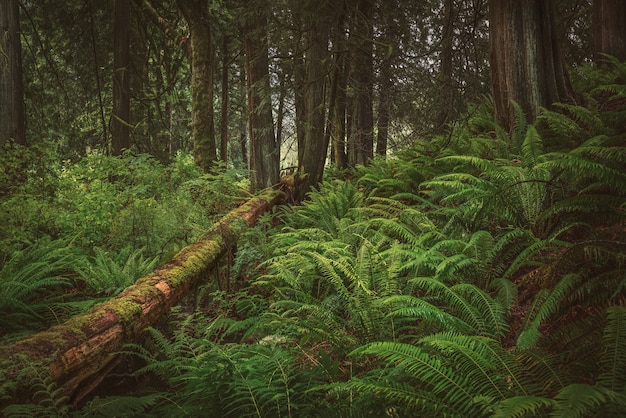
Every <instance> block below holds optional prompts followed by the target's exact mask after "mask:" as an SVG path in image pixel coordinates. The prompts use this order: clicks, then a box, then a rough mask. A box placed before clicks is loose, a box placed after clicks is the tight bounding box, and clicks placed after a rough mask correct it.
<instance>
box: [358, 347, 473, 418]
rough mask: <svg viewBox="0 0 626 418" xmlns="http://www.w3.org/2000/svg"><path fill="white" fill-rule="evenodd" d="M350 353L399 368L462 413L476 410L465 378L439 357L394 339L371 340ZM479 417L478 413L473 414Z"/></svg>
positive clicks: (433, 394)
mask: <svg viewBox="0 0 626 418" xmlns="http://www.w3.org/2000/svg"><path fill="white" fill-rule="evenodd" d="M351 355H353V356H363V355H371V356H375V357H376V358H379V359H381V360H383V361H385V362H386V363H387V364H389V365H394V366H395V367H401V368H402V369H403V370H405V371H406V373H407V374H408V375H409V376H411V377H412V378H413V379H415V380H417V381H418V382H420V385H422V387H428V391H429V392H430V393H431V394H432V396H434V397H439V398H441V399H445V400H446V404H447V405H448V406H449V407H450V408H453V409H455V410H459V411H463V412H464V413H471V412H474V413H476V412H477V411H476V410H477V409H478V408H476V405H474V403H473V399H474V396H475V394H474V393H472V389H471V388H469V387H467V381H466V380H465V379H464V378H463V376H462V375H459V374H457V373H456V372H455V371H454V370H453V369H452V368H451V367H450V366H448V365H447V364H445V363H444V362H442V361H441V360H440V359H439V358H438V357H436V356H431V355H429V354H428V353H427V352H425V351H424V350H423V349H422V348H420V347H416V346H413V345H408V344H401V343H394V342H376V343H370V344H367V345H365V346H363V347H359V348H357V349H356V350H354V351H353V352H352V353H351ZM473 416H479V415H473Z"/></svg>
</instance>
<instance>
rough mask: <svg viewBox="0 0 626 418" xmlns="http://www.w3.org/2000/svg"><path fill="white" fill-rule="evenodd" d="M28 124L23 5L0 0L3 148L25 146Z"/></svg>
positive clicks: (0, 138)
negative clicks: (25, 91) (10, 142)
mask: <svg viewBox="0 0 626 418" xmlns="http://www.w3.org/2000/svg"><path fill="white" fill-rule="evenodd" d="M25 120H26V119H25V110H24V81H23V78H22V43H21V40H20V17H19V5H18V1H17V0H0V145H3V144H5V143H7V142H9V141H12V142H15V143H17V144H22V145H25V144H26V123H25Z"/></svg>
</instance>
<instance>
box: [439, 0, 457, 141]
mask: <svg viewBox="0 0 626 418" xmlns="http://www.w3.org/2000/svg"><path fill="white" fill-rule="evenodd" d="M444 15H445V18H444V19H445V21H444V25H443V27H442V31H443V33H442V38H441V51H440V59H439V65H440V69H439V77H438V79H437V87H438V93H437V95H436V97H435V107H436V112H437V113H436V116H435V124H434V128H435V131H436V132H441V131H442V130H443V129H444V127H445V125H446V123H447V122H448V121H450V120H451V119H453V118H454V117H456V115H455V113H454V88H453V87H452V70H453V67H452V54H453V53H454V43H453V40H454V22H455V20H456V10H455V5H454V0H446V1H445V2H444Z"/></svg>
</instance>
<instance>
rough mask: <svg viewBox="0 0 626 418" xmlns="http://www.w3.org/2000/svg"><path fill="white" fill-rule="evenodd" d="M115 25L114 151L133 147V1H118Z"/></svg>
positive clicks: (112, 142) (112, 143)
mask: <svg viewBox="0 0 626 418" xmlns="http://www.w3.org/2000/svg"><path fill="white" fill-rule="evenodd" d="M114 14H115V17H114V24H113V33H114V38H113V117H112V119H111V153H112V154H113V155H121V154H122V151H124V150H125V149H128V148H130V128H129V127H130V77H129V74H130V72H129V65H130V3H129V2H128V1H127V0H115V13H114Z"/></svg>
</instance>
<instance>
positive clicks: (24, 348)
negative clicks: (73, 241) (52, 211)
mask: <svg viewBox="0 0 626 418" xmlns="http://www.w3.org/2000/svg"><path fill="white" fill-rule="evenodd" d="M283 198H284V194H283V193H282V192H280V191H277V190H267V191H265V192H264V193H262V194H260V195H259V196H257V197H255V198H252V199H250V200H249V201H248V202H247V203H245V204H244V205H242V206H241V207H239V208H237V209H235V210H233V211H232V212H230V213H229V214H227V215H226V216H224V217H223V218H222V219H221V220H220V221H219V222H217V223H216V224H215V225H213V228H212V229H211V230H210V231H208V232H207V233H205V234H204V236H202V238H201V239H200V240H198V241H197V242H195V243H194V244H191V245H189V246H188V247H186V248H184V249H183V250H182V251H181V252H180V253H178V255H176V257H174V259H173V260H172V261H170V262H169V263H166V264H164V265H163V266H161V267H159V268H158V269H156V270H155V271H154V272H152V273H150V274H149V275H147V276H145V277H143V278H141V279H139V280H137V282H136V283H135V284H134V285H132V286H130V287H128V288H126V289H125V290H124V291H123V292H122V293H120V294H119V295H118V296H117V297H116V298H114V299H111V300H109V301H107V302H104V303H101V304H99V305H97V306H95V307H93V308H92V309H91V310H89V311H88V312H86V313H84V314H80V315H77V316H75V317H73V318H71V319H70V320H68V321H67V322H65V323H63V324H60V325H57V326H54V327H52V328H50V329H48V330H47V331H43V332H40V333H37V334H34V335H32V336H29V337H27V338H25V339H22V340H19V341H11V342H6V343H3V344H2V345H0V382H1V381H2V380H4V381H6V382H8V381H11V382H14V383H15V384H14V386H12V387H11V391H12V392H13V393H11V394H10V395H11V396H12V397H11V398H8V401H9V402H11V403H16V402H20V401H21V402H28V401H31V400H32V399H29V398H30V397H32V396H33V395H34V393H33V392H34V389H33V386H32V385H33V381H37V379H42V378H48V379H49V383H52V382H54V383H56V384H57V385H58V386H59V387H61V388H62V392H63V393H62V395H65V396H68V397H70V401H71V402H74V403H76V402H79V401H80V400H81V398H82V397H84V396H85V395H86V394H87V393H85V392H86V390H85V389H84V388H90V389H93V386H92V385H91V384H90V382H91V381H93V380H94V379H96V376H97V375H98V373H99V372H101V371H102V370H105V369H106V367H107V365H109V364H110V363H111V361H112V360H113V359H114V358H115V357H116V355H117V352H119V351H120V350H121V349H122V348H123V346H124V344H127V343H129V342H133V341H135V340H137V338H138V337H139V336H140V335H141V334H142V332H143V330H145V329H146V328H147V327H149V326H151V325H153V324H155V323H156V322H157V321H158V320H159V318H160V317H161V316H163V315H164V314H166V313H167V312H169V310H170V308H171V307H172V306H173V305H175V304H176V303H177V302H178V301H179V300H180V298H181V297H182V296H183V295H184V294H185V293H186V292H187V290H189V288H190V287H191V286H192V284H194V283H196V282H198V281H200V280H202V279H204V278H206V276H207V271H208V270H209V269H210V267H211V266H213V265H214V264H215V262H216V261H217V260H218V259H219V258H220V256H221V255H222V254H223V253H224V251H226V250H227V249H228V248H229V247H230V246H232V245H234V243H235V242H236V240H237V238H238V237H239V235H240V234H241V232H243V230H244V229H245V228H246V227H247V226H251V225H253V224H254V223H255V222H256V221H257V219H258V218H259V217H260V216H261V215H262V214H263V213H264V212H265V211H267V210H268V209H270V208H271V207H272V206H273V205H275V204H278V203H280V202H281V200H282V199H283ZM3 389H5V388H3ZM2 401H4V402H6V401H7V398H3V400H2ZM2 401H0V410H1V409H2V408H1V407H2V406H3V405H2Z"/></svg>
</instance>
